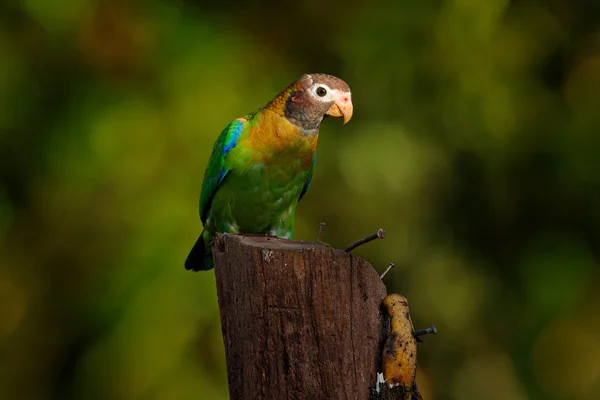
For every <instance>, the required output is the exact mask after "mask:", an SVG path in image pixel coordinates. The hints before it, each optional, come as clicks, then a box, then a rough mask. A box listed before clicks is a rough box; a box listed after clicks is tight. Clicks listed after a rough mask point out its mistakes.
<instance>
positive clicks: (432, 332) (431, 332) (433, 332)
mask: <svg viewBox="0 0 600 400" xmlns="http://www.w3.org/2000/svg"><path fill="white" fill-rule="evenodd" d="M423 335H437V328H436V327H435V325H431V327H429V328H425V329H419V330H417V331H415V333H414V336H415V337H416V338H418V337H419V336H423Z"/></svg>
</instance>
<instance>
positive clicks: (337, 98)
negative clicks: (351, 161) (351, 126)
mask: <svg viewBox="0 0 600 400" xmlns="http://www.w3.org/2000/svg"><path fill="white" fill-rule="evenodd" d="M284 93H285V94H284ZM282 94H284V96H285V107H284V115H285V116H286V118H288V119H289V120H290V121H291V122H292V123H294V124H296V125H299V126H301V127H303V128H304V129H316V128H318V127H319V125H320V124H321V121H323V118H324V117H325V116H331V117H342V118H343V119H344V124H345V123H347V122H348V121H350V118H352V111H353V106H352V93H351V92H350V87H349V86H348V84H347V83H346V82H344V81H343V80H341V79H339V78H336V77H335V76H332V75H327V74H306V75H303V76H302V77H301V78H300V79H298V80H297V81H296V82H294V83H292V84H291V85H290V86H289V87H288V88H287V89H286V90H285V91H284V92H282Z"/></svg>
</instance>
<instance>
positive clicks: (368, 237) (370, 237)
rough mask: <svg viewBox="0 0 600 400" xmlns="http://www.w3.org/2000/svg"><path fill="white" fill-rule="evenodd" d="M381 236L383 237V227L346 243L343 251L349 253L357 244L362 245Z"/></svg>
mask: <svg viewBox="0 0 600 400" xmlns="http://www.w3.org/2000/svg"><path fill="white" fill-rule="evenodd" d="M383 238H385V229H378V230H377V232H375V233H374V234H372V235H369V236H367V237H364V238H362V239H360V240H357V241H356V242H354V243H352V244H350V245H348V247H346V248H345V249H344V251H345V252H346V253H349V252H351V251H352V250H354V249H355V248H357V247H358V246H362V245H363V244H365V243H369V242H372V241H373V240H375V239H383Z"/></svg>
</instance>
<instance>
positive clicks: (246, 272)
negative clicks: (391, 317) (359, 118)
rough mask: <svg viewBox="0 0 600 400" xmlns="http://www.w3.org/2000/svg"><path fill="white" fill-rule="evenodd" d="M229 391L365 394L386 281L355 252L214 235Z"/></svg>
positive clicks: (243, 395)
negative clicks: (382, 280) (215, 236)
mask: <svg viewBox="0 0 600 400" xmlns="http://www.w3.org/2000/svg"><path fill="white" fill-rule="evenodd" d="M212 250H213V256H214V259H215V274H216V278H217V294H218V299H219V307H220V310H221V323H222V328H223V339H224V341H225V349H226V357H227V369H228V378H229V384H230V385H229V386H230V396H231V398H232V399H367V398H368V397H369V387H370V386H373V385H374V384H375V381H376V373H377V369H378V358H379V357H380V355H381V313H380V305H381V301H382V300H383V298H384V297H385V295H386V288H385V285H384V284H383V283H382V282H381V280H380V279H379V275H378V274H377V272H376V271H375V270H374V269H373V268H372V267H371V265H370V264H369V263H368V262H366V261H365V260H363V259H362V258H360V257H357V256H354V255H351V254H349V253H346V252H344V251H341V250H336V249H332V248H329V247H327V246H323V245H320V244H317V243H312V242H303V241H292V240H286V239H279V238H274V237H265V236H240V235H223V236H217V238H216V239H215V242H214V243H213V246H212Z"/></svg>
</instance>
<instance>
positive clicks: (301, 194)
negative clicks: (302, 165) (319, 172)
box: [298, 151, 317, 201]
mask: <svg viewBox="0 0 600 400" xmlns="http://www.w3.org/2000/svg"><path fill="white" fill-rule="evenodd" d="M316 163H317V152H316V151H315V153H314V155H313V162H312V165H311V166H310V175H309V176H308V181H306V183H305V184H304V187H303V188H302V191H301V192H300V197H299V198H298V201H300V200H302V197H303V196H304V195H305V194H306V192H307V191H308V188H309V187H310V182H311V181H312V177H313V172H314V171H315V164H316Z"/></svg>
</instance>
